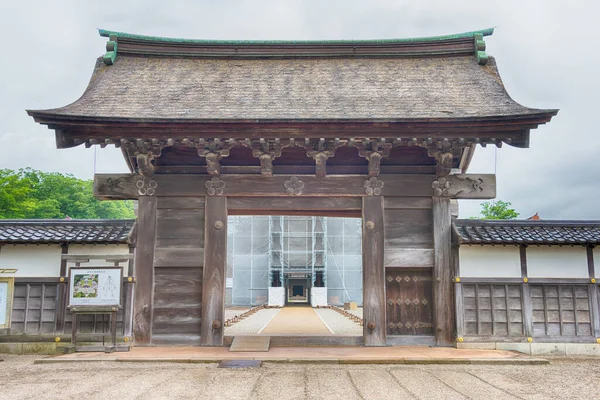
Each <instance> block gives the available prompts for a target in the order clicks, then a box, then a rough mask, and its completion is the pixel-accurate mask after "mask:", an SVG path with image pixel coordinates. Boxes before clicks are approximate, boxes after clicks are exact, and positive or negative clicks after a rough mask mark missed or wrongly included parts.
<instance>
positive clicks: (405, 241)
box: [384, 197, 433, 268]
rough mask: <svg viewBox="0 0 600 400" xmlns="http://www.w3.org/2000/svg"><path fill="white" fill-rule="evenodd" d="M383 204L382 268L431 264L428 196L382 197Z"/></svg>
mask: <svg viewBox="0 0 600 400" xmlns="http://www.w3.org/2000/svg"><path fill="white" fill-rule="evenodd" d="M384 207H385V216H384V224H385V247H384V264H385V266H386V268H387V267H408V268H432V267H433V214H432V210H431V198H430V197H429V198H425V197H386V198H385V202H384Z"/></svg>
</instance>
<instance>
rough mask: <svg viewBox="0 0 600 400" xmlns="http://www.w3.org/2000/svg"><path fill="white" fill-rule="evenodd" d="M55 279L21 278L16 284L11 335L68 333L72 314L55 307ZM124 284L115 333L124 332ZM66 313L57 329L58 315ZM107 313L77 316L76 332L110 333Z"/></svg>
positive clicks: (125, 306) (56, 295)
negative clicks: (59, 327) (63, 320)
mask: <svg viewBox="0 0 600 400" xmlns="http://www.w3.org/2000/svg"><path fill="white" fill-rule="evenodd" d="M58 285H59V283H57V279H53V278H51V279H48V282H40V279H39V278H38V279H35V280H33V279H32V280H31V282H27V281H24V282H23V281H21V282H16V283H15V291H14V300H13V310H12V321H11V327H10V335H19V334H27V335H43V334H70V333H71V321H72V319H73V315H72V313H71V312H70V311H67V310H66V309H63V310H62V311H61V310H57V306H58V290H57V288H58ZM126 285H127V284H124V285H123V290H122V296H123V297H122V300H121V303H122V305H123V308H122V309H121V310H119V312H118V313H117V334H118V335H123V333H124V330H123V329H124V325H123V320H124V310H125V309H126V308H127V306H128V304H127V302H126V296H125V286H126ZM60 312H63V313H64V314H65V326H64V327H63V328H62V329H57V328H56V320H57V314H58V313H60ZM108 323H109V317H108V315H106V316H104V317H103V316H102V315H82V316H81V317H80V321H79V326H78V329H77V331H78V332H81V333H103V332H109V329H110V328H109V325H108Z"/></svg>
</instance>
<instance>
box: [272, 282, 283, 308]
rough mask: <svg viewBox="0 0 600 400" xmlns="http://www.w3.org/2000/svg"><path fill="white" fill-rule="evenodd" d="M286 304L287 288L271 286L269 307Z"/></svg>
mask: <svg viewBox="0 0 600 400" xmlns="http://www.w3.org/2000/svg"><path fill="white" fill-rule="evenodd" d="M284 305H285V288H284V287H283V286H280V287H270V288H269V307H283V306H284Z"/></svg>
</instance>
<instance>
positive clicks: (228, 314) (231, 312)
mask: <svg viewBox="0 0 600 400" xmlns="http://www.w3.org/2000/svg"><path fill="white" fill-rule="evenodd" d="M248 310H250V309H249V308H243V307H235V308H226V309H225V320H226V321H227V320H228V319H230V318H233V317H235V316H236V315H242V314H243V313H245V312H246V311H248Z"/></svg>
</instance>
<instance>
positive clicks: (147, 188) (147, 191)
mask: <svg viewBox="0 0 600 400" xmlns="http://www.w3.org/2000/svg"><path fill="white" fill-rule="evenodd" d="M135 187H136V188H137V192H138V194H139V195H140V196H152V195H154V193H156V188H157V187H158V183H157V182H156V181H155V180H153V179H150V178H146V177H142V179H139V180H138V181H137V182H135Z"/></svg>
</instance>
